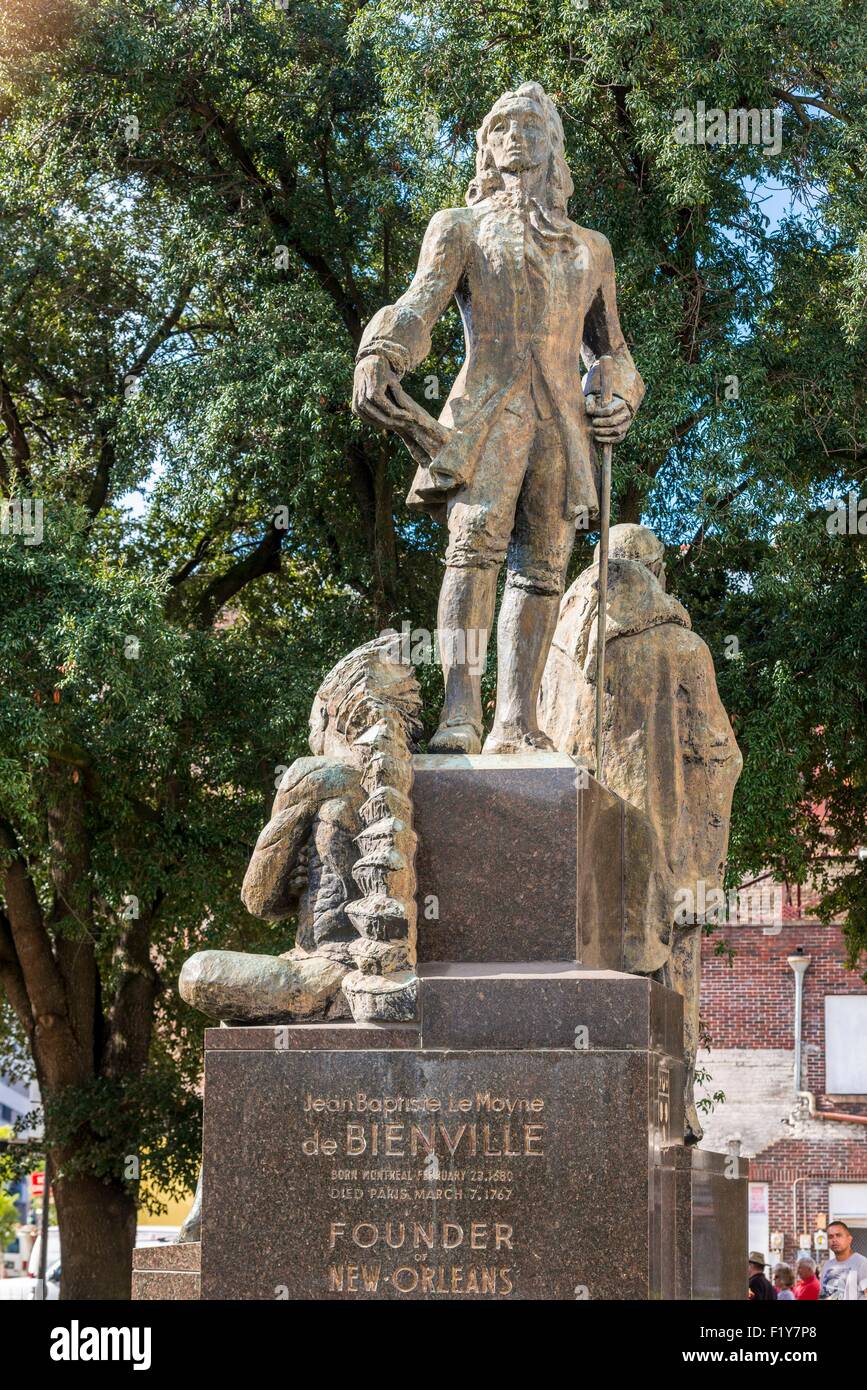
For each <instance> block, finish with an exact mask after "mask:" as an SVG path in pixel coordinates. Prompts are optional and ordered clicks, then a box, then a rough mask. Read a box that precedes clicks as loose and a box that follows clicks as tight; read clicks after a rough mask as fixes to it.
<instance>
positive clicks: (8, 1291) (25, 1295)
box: [0, 1226, 179, 1303]
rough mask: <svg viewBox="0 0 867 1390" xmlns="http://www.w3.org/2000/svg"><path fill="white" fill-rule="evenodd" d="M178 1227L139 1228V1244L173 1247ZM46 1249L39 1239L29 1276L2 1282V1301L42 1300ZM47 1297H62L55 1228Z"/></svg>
mask: <svg viewBox="0 0 867 1390" xmlns="http://www.w3.org/2000/svg"><path fill="white" fill-rule="evenodd" d="M178 1232H179V1227H177V1226H139V1228H138V1230H137V1231H136V1239H135V1243H136V1245H169V1244H171V1243H172V1242H174V1241H176V1240H177V1238H178ZM41 1249H42V1236H41V1235H40V1236H37V1238H36V1241H35V1243H34V1246H33V1249H32V1251H31V1252H30V1263H29V1265H28V1273H27V1274H26V1275H24V1276H22V1277H21V1278H16V1279H0V1302H3V1301H4V1300H17V1301H18V1302H28V1303H34V1302H39V1301H40V1300H41V1298H42V1285H41V1282H40V1279H39V1256H40V1252H41ZM45 1297H46V1298H47V1299H48V1300H51V1299H55V1298H60V1231H59V1230H58V1229H57V1227H56V1226H51V1227H50V1228H49V1231H48V1265H47V1268H46V1271H45Z"/></svg>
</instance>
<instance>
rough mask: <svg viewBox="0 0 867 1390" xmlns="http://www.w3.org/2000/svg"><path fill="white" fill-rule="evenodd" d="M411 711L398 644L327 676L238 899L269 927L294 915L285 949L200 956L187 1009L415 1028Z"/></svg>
mask: <svg viewBox="0 0 867 1390" xmlns="http://www.w3.org/2000/svg"><path fill="white" fill-rule="evenodd" d="M420 708H421V698H420V695H419V690H418V683H417V681H416V678H415V675H414V673H413V671H412V669H411V667H409V666H408V665H405V664H403V663H402V661H401V659H400V640H399V638H398V637H397V635H396V634H395V635H394V636H389V635H386V636H383V637H380V638H378V639H376V640H375V641H373V642H368V643H367V644H366V645H365V646H363V647H359V648H358V649H357V650H356V651H353V652H350V654H349V655H348V656H346V657H344V658H343V660H342V661H339V662H338V664H337V665H336V666H335V667H334V669H333V671H331V672H330V674H329V675H328V676H327V677H326V678H325V680H324V682H323V684H322V685H321V687H320V689H319V691H318V692H317V695H316V699H315V700H314V702H313V709H312V711H311V715H310V749H311V752H312V753H313V757H312V758H298V759H297V760H296V761H295V762H294V763H293V764H292V766H291V767H290V768H289V769H288V770H287V772H286V773H285V774H284V776H283V778H282V781H281V782H280V787H279V790H278V792H277V795H276V797H275V799H274V806H273V809H272V813H271V819H270V821H269V822H268V824H267V825H266V826H265V829H264V830H263V831H262V833H261V835H260V836H259V839H258V840H257V842H256V848H255V850H254V851H253V856H252V858H251V860H250V864H249V866H248V868H247V873H246V877H245V879H244V886H243V889H242V893H241V896H242V898H243V901H244V904H245V906H246V907H247V908H248V909H249V911H250V912H251V913H252V914H253V915H254V916H256V917H264V918H266V919H267V920H271V921H280V920H281V919H283V918H285V917H288V916H289V915H290V914H291V913H292V912H293V910H294V909H295V907H296V905H297V910H298V927H297V932H296V938H295V946H294V947H293V948H292V950H290V951H287V952H286V953H285V954H284V955H281V956H266V955H254V954H250V953H246V952H240V951H199V952H198V953H197V954H196V955H194V956H191V957H190V959H189V960H188V961H186V963H185V964H184V967H183V970H182V971H181V977H180V983H179V988H180V992H181V995H182V997H183V998H184V999H185V1000H186V1001H187V1003H189V1004H192V1005H193V1006H194V1007H195V1008H197V1009H200V1010H201V1011H202V1012H203V1013H205V1014H208V1015H209V1016H210V1017H211V1018H217V1019H221V1020H223V1021H225V1022H239V1023H257V1022H259V1023H261V1022H279V1021H281V1020H284V1021H288V1020H297V1019H315V1018H320V1019H321V1018H348V1017H352V1018H354V1019H355V1020H356V1021H364V1020H372V1019H385V1020H391V1021H395V1020H408V1019H412V1018H414V1017H415V1010H416V984H417V982H416V977H415V961H416V951H415V943H416V906H415V843H416V841H415V833H414V831H413V828H412V802H411V799H410V792H411V788H412V749H413V747H414V745H415V741H416V739H417V737H418V735H419V733H420V731H421V726H420V723H419V711H420Z"/></svg>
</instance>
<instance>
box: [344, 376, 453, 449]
mask: <svg viewBox="0 0 867 1390" xmlns="http://www.w3.org/2000/svg"><path fill="white" fill-rule="evenodd" d="M352 409H353V410H354V411H355V413H356V415H360V416H361V418H362V420H369V421H370V422H371V424H374V425H378V426H379V427H380V429H386V430H394V432H395V433H396V434H398V435H400V437H401V439H403V440H404V441H405V442H406V444H407V446H408V448H409V451H410V453H411V454H412V455H413V457H414V458H415V460H416V462H417V463H423V464H425V465H426V464H427V463H428V462H429V461H430V460H431V459H432V458H434V457H435V456H436V454H437V453H438V452H439V450H440V449H441V448H442V447H443V445H444V444H445V443H446V442H447V441H448V438H449V431H448V430H447V429H446V427H445V425H441V424H440V422H439V420H435V419H434V417H433V416H432V415H429V414H428V412H427V411H426V410H423V409H422V407H421V406H420V405H419V404H418V402H417V401H414V400H413V399H412V396H409V395H407V393H406V391H404V389H403V387H402V386H401V384H400V377H399V376H398V375H397V372H396V371H395V370H394V368H393V367H392V365H391V363H390V362H389V360H388V358H387V357H385V356H384V355H383V354H382V353H378V352H371V353H368V354H367V356H366V357H362V358H361V359H360V361H359V362H358V363H357V364H356V367H355V382H354V385H353V392H352Z"/></svg>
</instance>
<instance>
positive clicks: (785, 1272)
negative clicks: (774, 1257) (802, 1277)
mask: <svg viewBox="0 0 867 1390" xmlns="http://www.w3.org/2000/svg"><path fill="white" fill-rule="evenodd" d="M774 1288H775V1289H776V1291H777V1298H778V1299H785V1300H786V1301H787V1302H790V1303H794V1301H795V1276H794V1274H793V1273H792V1266H791V1265H784V1264H782V1263H780V1264H778V1265H774Z"/></svg>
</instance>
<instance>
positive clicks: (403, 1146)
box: [138, 754, 746, 1300]
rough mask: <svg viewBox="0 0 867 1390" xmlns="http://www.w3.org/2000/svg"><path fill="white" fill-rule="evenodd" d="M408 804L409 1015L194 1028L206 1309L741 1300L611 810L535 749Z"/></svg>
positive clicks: (678, 1035)
mask: <svg viewBox="0 0 867 1390" xmlns="http://www.w3.org/2000/svg"><path fill="white" fill-rule="evenodd" d="M413 802H414V807H415V823H416V829H417V831H418V836H419V848H418V884H419V895H418V903H419V957H420V965H419V970H418V974H419V1016H418V1020H417V1022H416V1023H414V1024H405V1025H400V1026H394V1025H381V1026H376V1025H366V1026H363V1027H362V1026H357V1025H355V1024H353V1023H330V1024H329V1023H319V1024H303V1023H299V1024H288V1023H287V1024H284V1025H276V1026H268V1027H246V1028H242V1027H238V1028H225V1027H224V1028H215V1029H209V1030H208V1032H207V1034H206V1043H205V1123H204V1159H203V1171H204V1184H203V1199H202V1246H201V1296H202V1297H203V1298H206V1299H260V1300H263V1299H264V1300H269V1299H305V1300H319V1299H322V1300H339V1299H369V1300H379V1299H386V1300H389V1299H390V1300H399V1299H405V1298H409V1299H430V1300H434V1299H449V1300H454V1299H466V1298H469V1299H556V1300H576V1299H577V1300H583V1299H603V1300H619V1299H651V1298H664V1299H675V1298H693V1297H742V1294H743V1289H742V1283H743V1278H742V1275H743V1257H744V1240H745V1229H746V1178H745V1175H744V1174H743V1173H740V1172H738V1173H732V1172H731V1171H723V1160H722V1159H720V1158H719V1156H717V1155H704V1154H697V1153H696V1151H695V1150H686V1149H684V1148H683V1146H682V1144H681V1143H680V1139H681V1136H682V1134H683V1084H684V1067H683V1058H682V1028H683V1021H682V1006H681V1000H680V998H679V997H678V996H677V995H676V994H674V993H673V992H672V991H670V990H668V989H665V988H663V986H661V985H659V984H657V983H655V982H653V981H651V980H649V979H646V978H643V977H640V976H636V975H629V974H626V973H625V972H623V971H622V969H620V968H619V966H620V962H621V959H622V954H623V932H624V921H625V920H626V918H625V908H626V906H628V904H627V896H628V892H629V891H635V883H636V882H637V875H636V874H635V873H631V870H630V862H629V857H630V856H629V847H630V845H631V844H632V843H637V841H634V840H633V839H632V838H631V836H630V833H629V816H630V811H629V808H624V806H623V803H622V802H620V801H619V800H618V798H617V797H615V796H613V795H612V794H611V793H610V792H608V791H606V790H605V789H604V788H603V787H601V786H599V785H598V783H596V782H595V781H594V779H593V778H591V777H589V776H588V774H587V772H586V770H584V769H581V768H578V767H577V766H576V765H575V764H574V763H573V762H572V761H571V759H567V758H562V757H560V756H559V755H545V754H542V755H535V756H533V757H528V758H526V759H523V758H517V759H516V758H490V757H489V758H485V757H479V758H464V757H454V758H451V757H437V758H419V759H416V775H415V785H414V788H413ZM630 884H631V885H632V887H631V888H630ZM153 1287H156V1285H155V1284H154V1283H153V1281H152V1282H151V1284H149V1285H147V1286H145V1284H144V1283H143V1282H142V1281H139V1288H140V1290H142V1291H141V1292H140V1293H139V1295H138V1296H140V1297H150V1296H154V1295H152V1294H151V1293H150V1292H148V1291H147V1289H149V1288H153ZM179 1296H185V1295H179Z"/></svg>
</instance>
